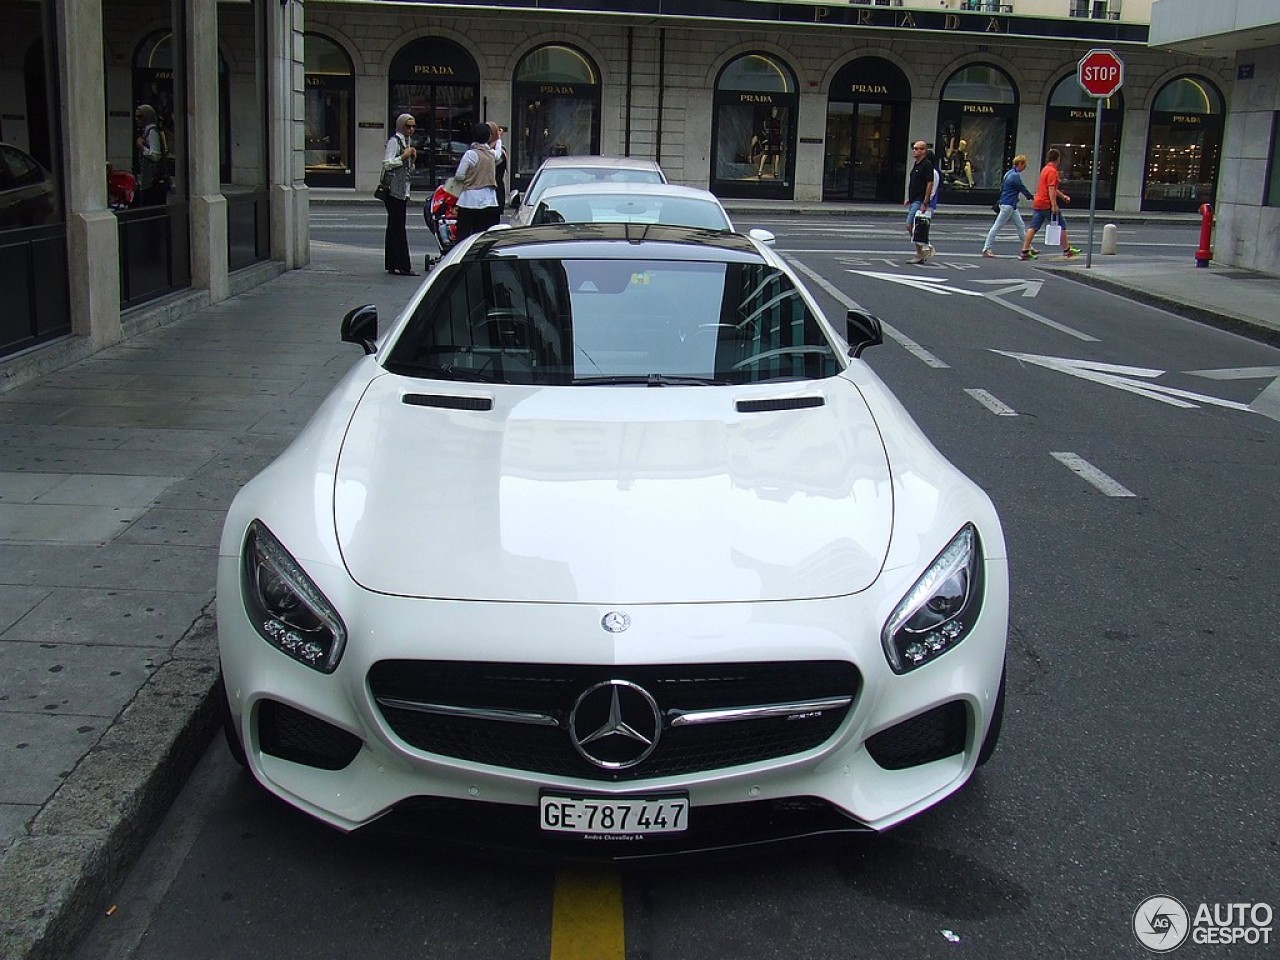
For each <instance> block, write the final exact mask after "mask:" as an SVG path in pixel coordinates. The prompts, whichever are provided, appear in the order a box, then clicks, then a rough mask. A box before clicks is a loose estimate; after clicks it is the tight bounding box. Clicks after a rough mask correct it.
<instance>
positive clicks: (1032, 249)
mask: <svg viewBox="0 0 1280 960" xmlns="http://www.w3.org/2000/svg"><path fill="white" fill-rule="evenodd" d="M1030 250H1031V256H1033V257H1038V256H1040V251H1039V250H1037V249H1036V248H1035V247H1031V248H1030Z"/></svg>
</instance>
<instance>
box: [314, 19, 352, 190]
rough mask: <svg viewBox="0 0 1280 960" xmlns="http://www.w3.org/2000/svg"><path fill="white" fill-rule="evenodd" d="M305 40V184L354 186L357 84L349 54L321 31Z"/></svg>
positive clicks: (315, 185)
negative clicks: (353, 159)
mask: <svg viewBox="0 0 1280 960" xmlns="http://www.w3.org/2000/svg"><path fill="white" fill-rule="evenodd" d="M305 43H306V71H307V72H306V83H307V92H306V151H307V185H308V186H311V187H350V186H354V185H355V166H354V164H353V163H352V152H351V146H352V142H353V140H354V139H355V120H354V115H353V114H354V111H353V105H354V103H355V94H356V85H355V71H354V70H353V69H352V66H351V58H350V57H348V56H347V52H346V51H345V50H343V49H342V47H340V46H339V45H338V44H337V43H335V42H334V41H333V40H330V39H329V38H328V37H326V36H324V35H323V34H319V33H308V34H306V36H305Z"/></svg>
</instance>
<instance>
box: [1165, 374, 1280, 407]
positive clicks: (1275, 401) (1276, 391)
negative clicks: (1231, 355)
mask: <svg viewBox="0 0 1280 960" xmlns="http://www.w3.org/2000/svg"><path fill="white" fill-rule="evenodd" d="M1187 372H1188V373H1190V374H1192V375H1193V376H1197V377H1207V378H1208V379H1210V380H1270V381H1271V382H1270V383H1269V384H1267V386H1265V387H1263V388H1262V392H1261V393H1260V394H1258V395H1257V396H1256V397H1255V398H1254V400H1253V403H1251V404H1249V409H1250V410H1252V411H1253V412H1254V413H1260V414H1262V415H1263V416H1264V417H1270V418H1271V419H1272V420H1280V367H1224V368H1223V369H1221V370H1188V371H1187Z"/></svg>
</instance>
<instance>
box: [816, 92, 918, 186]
mask: <svg viewBox="0 0 1280 960" xmlns="http://www.w3.org/2000/svg"><path fill="white" fill-rule="evenodd" d="M905 115H906V110H905V109H902V110H899V109H897V108H896V107H895V105H894V104H892V103H862V102H857V103H840V102H836V101H833V102H831V103H830V104H828V106H827V135H826V138H825V139H826V163H825V169H824V171H823V182H822V185H823V190H822V198H823V199H824V200H845V201H878V202H888V203H897V202H899V201H901V199H902V197H901V196H900V194H901V193H902V190H903V176H904V174H905V166H904V164H905V162H906V161H905V159H904V158H905V156H906V140H905V137H906V132H905V129H900V128H902V127H903V126H904V125H903V123H902V122H900V119H899V118H900V117H901V118H904V119H905ZM900 141H901V142H900ZM895 178H896V179H895Z"/></svg>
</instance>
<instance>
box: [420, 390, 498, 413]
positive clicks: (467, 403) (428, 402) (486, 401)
mask: <svg viewBox="0 0 1280 960" xmlns="http://www.w3.org/2000/svg"><path fill="white" fill-rule="evenodd" d="M402 399H403V401H404V402H405V403H407V404H409V405H410V406H412V407H440V408H442V409H444V410H492V409H493V400H492V399H491V398H489V397H447V396H443V395H441V394H435V393H406V394H405V395H404V397H403V398H402Z"/></svg>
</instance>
